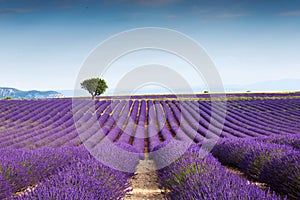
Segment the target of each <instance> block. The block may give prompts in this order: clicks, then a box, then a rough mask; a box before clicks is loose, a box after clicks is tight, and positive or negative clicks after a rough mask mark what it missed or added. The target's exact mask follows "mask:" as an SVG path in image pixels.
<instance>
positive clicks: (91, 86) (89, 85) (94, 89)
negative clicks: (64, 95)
mask: <svg viewBox="0 0 300 200" xmlns="http://www.w3.org/2000/svg"><path fill="white" fill-rule="evenodd" d="M80 85H81V88H82V89H85V90H87V91H88V92H89V93H90V94H91V95H92V98H93V99H94V97H95V96H99V95H101V94H103V93H104V92H105V90H106V89H107V88H108V86H107V85H106V82H105V80H104V79H100V78H91V79H87V80H85V81H83V82H82V83H81V84H80Z"/></svg>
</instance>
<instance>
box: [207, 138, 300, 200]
mask: <svg viewBox="0 0 300 200" xmlns="http://www.w3.org/2000/svg"><path fill="white" fill-rule="evenodd" d="M299 144H300V134H297V135H286V136H273V137H262V138H247V139H238V138H230V139H222V140H220V141H219V142H218V143H217V144H216V145H215V146H214V149H213V151H212V154H213V155H214V156H215V157H216V158H218V160H219V161H220V162H221V163H222V164H223V165H227V166H231V167H234V168H237V169H238V170H240V171H242V172H244V174H245V175H246V176H247V177H248V178H249V179H251V180H254V181H258V182H262V183H266V184H267V185H268V186H270V187H271V189H272V190H274V191H276V192H278V193H280V194H283V195H287V196H288V197H289V198H291V199H300V151H299V149H300V145H299Z"/></svg>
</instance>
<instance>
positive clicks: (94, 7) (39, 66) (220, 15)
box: [0, 0, 300, 90]
mask: <svg viewBox="0 0 300 200" xmlns="http://www.w3.org/2000/svg"><path fill="white" fill-rule="evenodd" d="M149 26H151V27H163V28H170V29H174V30H177V31H180V32H182V33H184V34H186V35H188V36H190V37H192V38H193V39H195V40H196V41H197V42H198V43H199V44H201V45H202V46H203V47H204V48H205V49H206V51H207V53H208V54H209V56H210V57H211V58H212V60H213V61H214V62H215V64H216V66H217V69H218V70H219V73H220V75H221V78H222V80H223V83H224V84H225V85H231V84H239V85H245V84H250V83H255V82H260V81H266V80H277V79H296V78H299V77H300V59H299V55H300V1H299V0H289V1H282V0H264V1H262V0H244V1H234V0H229V1H224V0H213V1H210V0H207V1H205V0H197V1H196V0H191V1H183V0H149V1H148V0H131V1H130V0H110V1H107V2H105V1H102V2H101V1H100V2H99V1H96V0H51V1H38V0H26V1H24V0H0V69H1V73H0V87H4V86H8V87H16V88H19V89H24V90H29V89H39V90H48V89H54V90H60V89H72V88H73V87H74V83H75V79H76V77H77V74H78V72H79V70H80V67H81V65H82V63H83V62H84V60H85V59H86V58H87V56H88V55H89V53H90V52H91V51H92V50H93V49H94V48H95V47H96V46H97V45H98V44H99V43H100V42H102V41H103V40H104V39H106V38H108V37H110V36H111V35H114V34H117V33H119V32H121V31H125V30H128V29H132V28H140V27H149ZM163 57H164V56H162V58H163ZM120 63H122V64H123V66H122V67H123V69H126V67H130V66H131V65H132V64H131V63H129V62H120ZM179 63H180V62H179ZM126 64H127V65H128V66H126ZM177 67H178V68H180V67H181V66H180V65H178V63H177ZM182 69H184V66H182ZM187 74H188V73H187ZM109 77H110V78H111V80H107V81H108V85H110V84H113V82H116V80H113V79H114V77H113V75H110V76H109ZM116 79H117V78H116Z"/></svg>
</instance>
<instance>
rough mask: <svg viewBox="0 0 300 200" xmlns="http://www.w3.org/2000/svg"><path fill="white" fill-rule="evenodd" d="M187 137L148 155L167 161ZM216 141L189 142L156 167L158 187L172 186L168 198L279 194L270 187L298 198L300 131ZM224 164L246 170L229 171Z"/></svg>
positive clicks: (256, 197) (227, 197)
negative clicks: (298, 132)
mask: <svg viewBox="0 0 300 200" xmlns="http://www.w3.org/2000/svg"><path fill="white" fill-rule="evenodd" d="M188 139H189V138H185V140H184V141H182V144H178V143H177V144H174V143H173V144H172V142H170V141H165V142H163V143H161V144H160V145H158V146H157V147H155V148H154V150H160V149H162V148H164V149H167V150H164V151H161V152H162V153H161V154H153V155H154V157H152V159H154V160H155V161H156V164H157V166H164V165H166V164H167V163H169V160H170V159H174V158H175V157H176V155H175V154H176V153H177V154H178V153H180V152H181V150H182V149H184V148H183V146H184V145H189V143H187V141H188ZM215 142H216V140H213V139H212V140H207V141H206V142H204V143H203V144H201V143H198V145H193V144H192V145H191V146H190V148H189V149H188V151H187V152H185V153H184V154H183V156H181V157H180V158H179V159H177V160H176V161H175V162H174V163H172V164H171V165H168V166H167V167H165V168H163V169H160V170H159V179H160V183H161V185H162V187H163V188H165V189H167V190H169V191H171V192H170V194H169V196H168V197H169V198H170V199H280V196H276V195H275V193H272V192H270V191H275V192H276V193H277V194H278V195H281V198H284V197H287V198H288V199H295V200H297V199H300V168H299V166H300V151H299V149H300V145H299V144H300V134H296V135H285V136H269V137H257V138H223V139H220V140H218V141H217V142H216V144H215ZM201 146H202V148H201ZM167 147H168V148H167ZM179 147H180V148H179ZM208 147H213V149H212V154H210V153H208V155H207V156H205V155H206V154H203V152H205V151H206V150H207V148H208ZM208 150H210V149H209V148H208ZM203 157H204V158H203ZM216 158H217V159H218V160H216ZM221 164H222V165H223V166H221ZM224 166H227V167H230V168H233V169H234V171H236V170H239V171H241V172H243V173H244V175H243V176H241V175H237V174H233V173H232V172H231V170H226V168H225V167H224ZM247 179H248V180H250V181H251V182H250V183H249V181H248V180H247ZM256 182H258V183H260V184H259V185H263V188H264V190H262V189H261V188H260V187H258V186H256V185H255V184H254V183H256ZM268 187H270V188H269V189H268ZM189 188H190V189H189ZM191 188H192V189H191Z"/></svg>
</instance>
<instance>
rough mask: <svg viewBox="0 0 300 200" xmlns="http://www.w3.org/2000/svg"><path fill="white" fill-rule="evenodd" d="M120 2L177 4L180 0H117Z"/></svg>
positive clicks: (153, 4) (150, 4)
mask: <svg viewBox="0 0 300 200" xmlns="http://www.w3.org/2000/svg"><path fill="white" fill-rule="evenodd" d="M118 1H119V2H120V3H125V4H128V5H137V6H165V5H172V4H177V3H179V2H180V1H181V0H152V1H151V0H118Z"/></svg>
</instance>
